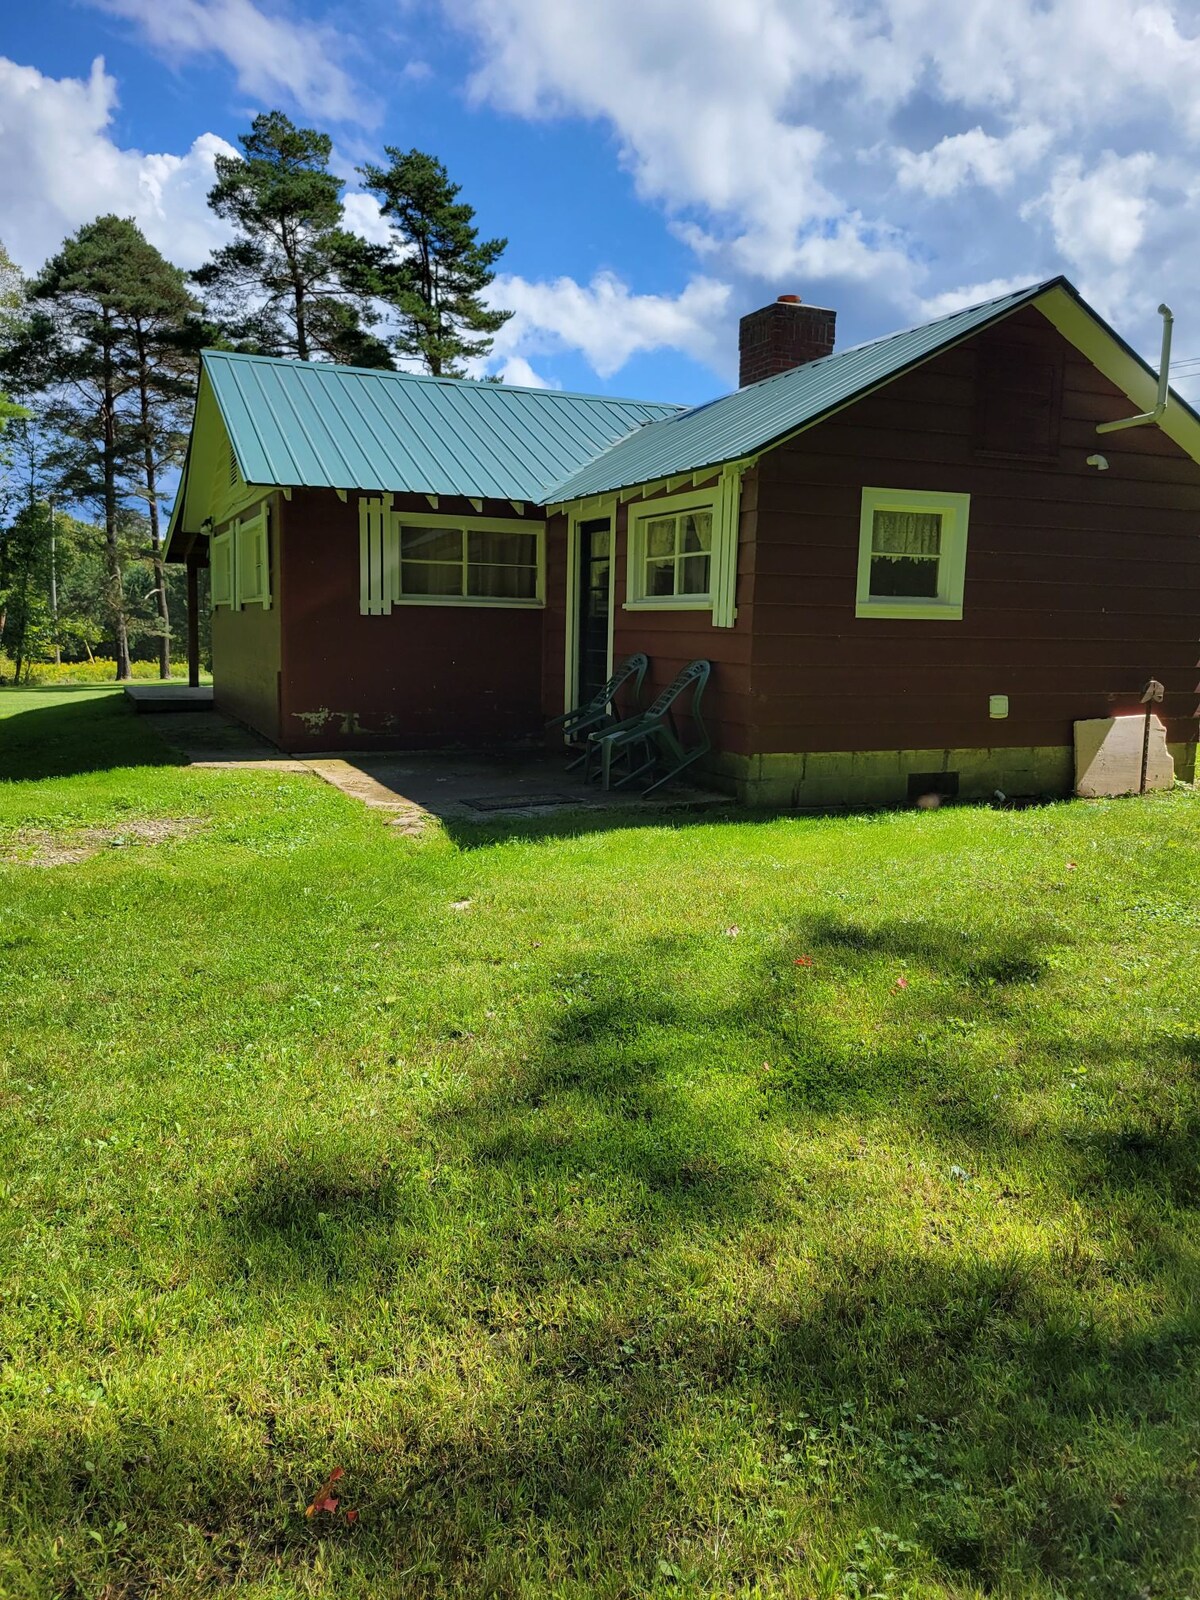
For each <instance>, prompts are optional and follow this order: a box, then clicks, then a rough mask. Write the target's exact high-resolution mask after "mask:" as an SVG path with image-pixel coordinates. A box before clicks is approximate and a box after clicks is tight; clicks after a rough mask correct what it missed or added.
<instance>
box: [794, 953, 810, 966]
mask: <svg viewBox="0 0 1200 1600" xmlns="http://www.w3.org/2000/svg"><path fill="white" fill-rule="evenodd" d="M812 964H813V958H812V957H811V956H797V957H796V959H795V961H794V962H793V963H792V965H793V966H796V967H811V966H812Z"/></svg>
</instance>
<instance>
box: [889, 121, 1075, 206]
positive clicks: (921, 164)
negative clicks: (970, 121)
mask: <svg viewBox="0 0 1200 1600" xmlns="http://www.w3.org/2000/svg"><path fill="white" fill-rule="evenodd" d="M1052 137H1053V136H1052V134H1051V132H1050V130H1049V129H1048V128H1045V127H1043V126H1042V125H1041V124H1040V123H1036V122H1035V123H1031V124H1030V125H1029V126H1028V127H1024V128H1014V129H1013V130H1012V132H1011V133H1007V134H1003V135H1000V136H997V135H996V134H991V133H985V132H984V131H983V129H982V128H972V129H970V131H969V132H967V133H955V134H949V135H947V137H946V138H945V139H939V140H938V142H937V144H935V145H933V146H932V148H930V149H928V150H919V151H917V150H905V149H898V150H897V151H896V152H895V161H896V176H897V178H898V179H899V180H900V187H901V188H902V189H917V190H920V191H921V192H922V193H923V194H926V195H928V196H929V197H930V199H932V200H944V199H946V198H947V197H948V196H950V195H954V194H957V193H958V191H959V190H960V189H962V188H964V187H965V186H966V185H967V184H969V183H977V184H981V185H982V186H983V187H984V188H985V189H998V190H999V189H1008V188H1011V186H1012V184H1013V183H1014V182H1015V180H1016V179H1017V177H1018V176H1019V175H1020V174H1021V173H1022V172H1024V171H1025V170H1026V169H1027V168H1028V167H1031V166H1032V165H1033V164H1034V163H1035V162H1037V161H1039V160H1040V159H1041V157H1042V156H1043V155H1045V153H1046V151H1047V150H1048V149H1049V148H1050V144H1051V140H1052Z"/></svg>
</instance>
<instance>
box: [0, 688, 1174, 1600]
mask: <svg viewBox="0 0 1200 1600" xmlns="http://www.w3.org/2000/svg"><path fill="white" fill-rule="evenodd" d="M0 710H3V711H5V712H9V713H11V715H10V716H9V717H8V718H7V719H6V720H5V721H4V722H0V771H3V772H5V773H6V775H8V776H9V777H11V778H12V779H13V780H14V781H12V782H10V783H8V784H0V858H2V857H4V856H6V855H7V856H9V857H15V859H11V860H10V862H9V864H7V865H0V909H2V920H0V1016H2V1019H3V1020H2V1024H0V1026H2V1034H0V1066H2V1069H3V1099H2V1105H3V1117H2V1120H0V1130H2V1132H0V1136H2V1138H3V1152H2V1156H0V1250H2V1258H0V1294H2V1299H0V1418H2V1429H3V1439H2V1444H3V1450H2V1464H0V1479H2V1481H0V1526H2V1527H3V1551H2V1553H0V1594H3V1595H4V1596H5V1597H6V1600H7V1597H10V1596H11V1597H13V1600H27V1597H35V1596H36V1597H38V1600H42V1597H49V1596H56V1597H60V1596H61V1597H88V1600H92V1597H99V1600H118V1597H120V1600H124V1597H130V1600H132V1597H139V1600H140V1597H151V1596H152V1597H156V1600H158V1597H163V1600H167V1597H172V1600H174V1597H179V1600H183V1597H187V1600H196V1597H200V1596H211V1595H214V1594H219V1593H224V1592H226V1591H229V1592H231V1593H236V1594H237V1595H238V1596H240V1597H243V1600H281V1597H285V1596H286V1597H293V1596H313V1595H319V1596H329V1597H337V1600H368V1597H370V1600H384V1597H392V1596H397V1597H398V1596H421V1597H433V1596H472V1597H473V1596H487V1595H494V1596H509V1595H512V1596H537V1597H542V1596H561V1597H571V1600H575V1597H578V1600H583V1597H588V1600H592V1597H618V1596H683V1595H719V1596H755V1597H766V1596H770V1597H774V1596H793V1597H797V1600H799V1597H830V1596H852V1597H860V1600H861V1597H865V1596H881V1595H882V1596H886V1597H888V1600H897V1597H907V1596H914V1597H938V1600H948V1597H955V1600H963V1597H970V1596H984V1595H986V1596H1011V1597H1021V1600H1031V1597H1032V1600H1037V1597H1049V1596H1069V1597H1076V1596H1097V1597H1114V1600H1115V1597H1122V1600H1124V1597H1128V1600H1135V1597H1138V1600H1142V1597H1162V1600H1185V1597H1195V1596H1198V1595H1200V1579H1198V1577H1197V1573H1198V1571H1200V1534H1198V1518H1200V1510H1198V1506H1200V1502H1198V1489H1200V1481H1198V1479H1200V1469H1198V1466H1197V1460H1198V1453H1200V1383H1198V1381H1197V1354H1198V1347H1200V1317H1198V1314H1197V1296H1198V1293H1200V1277H1198V1276H1197V1265H1198V1263H1197V1259H1196V1258H1197V1253H1198V1249H1200V1229H1198V1226H1197V1224H1198V1222H1200V1172H1198V1167H1197V1149H1198V1147H1197V1128H1198V1110H1200V1089H1198V1083H1197V1063H1198V1062H1200V1018H1198V1001H1197V971H1198V961H1200V855H1198V852H1197V834H1198V829H1200V802H1198V801H1197V798H1196V797H1195V796H1194V795H1193V794H1192V793H1191V792H1190V791H1184V790H1178V791H1176V792H1175V793H1173V794H1169V795H1165V796H1158V797H1153V798H1150V799H1148V800H1146V801H1137V800H1127V801H1116V802H1110V803H1102V804H1088V805H1084V804H1063V805H1056V806H1050V807H1045V808H1041V809H1034V810H1028V811H1024V812H1002V811H990V810H982V809H980V810H976V809H969V808H965V807H964V808H947V809H944V810H942V811H940V812H937V813H911V812H910V813H903V814H901V813H897V814H882V815H874V816H861V817H848V818H828V819H811V818H810V819H794V818H793V819H788V818H775V819H765V820H753V819H751V820H746V819H743V818H738V817H737V816H736V815H735V814H731V816H730V818H728V819H705V820H701V821H691V820H688V819H679V821H678V823H677V825H672V824H671V823H669V822H664V821H662V820H656V821H655V822H654V823H653V824H651V825H646V826H639V825H630V824H629V823H628V821H626V822H625V823H624V824H622V825H621V826H614V827H612V828H608V829H606V828H605V827H603V826H600V825H598V824H597V822H596V820H595V819H594V818H593V819H590V820H586V821H583V822H580V821H574V822H573V821H571V820H567V821H565V822H562V821H556V822H553V823H551V824H530V823H528V822H525V823H520V822H516V823H514V822H513V821H511V820H510V821H509V822H508V823H506V824H505V823H495V824H492V825H490V826H480V827H479V828H478V829H475V830H474V831H468V832H460V833H458V834H456V835H455V836H453V837H451V836H450V835H449V834H444V833H443V834H435V835H433V836H432V837H430V838H428V839H426V840H424V841H421V842H415V841H412V840H409V839H406V838H404V837H400V836H397V834H396V833H395V832H389V830H388V829H387V828H386V826H385V825H384V824H383V822H382V821H381V820H380V818H379V817H378V816H377V815H372V814H371V813H369V812H367V811H366V810H365V809H363V808H361V807H359V806H358V805H356V804H355V803H353V802H351V801H349V800H347V799H345V798H344V797H343V796H342V795H340V794H339V793H338V792H336V791H335V790H333V789H331V788H329V787H326V786H325V785H323V784H321V783H320V782H318V781H317V780H315V779H310V778H307V777H300V776H284V775H275V774H271V773H236V772H205V771H188V770H186V769H181V768H179V767H178V766H176V765H174V764H172V763H171V761H170V759H169V756H168V753H167V751H166V749H165V747H164V746H163V745H162V744H161V742H160V740H159V739H158V737H157V735H156V732H155V727H156V726H164V727H165V723H164V724H157V723H156V720H155V719H153V718H134V717H132V716H131V715H129V714H128V713H127V712H126V710H125V707H124V706H123V704H122V703H121V702H120V699H119V697H115V696H112V695H111V694H107V693H103V694H98V693H92V692H85V691H78V692H75V693H73V694H72V693H70V692H65V691H64V692H57V693H51V692H43V693H40V694H39V693H31V694H28V695H20V694H16V693H9V694H5V695H3V696H0ZM164 818H178V819H189V820H188V824H187V825H188V828H190V830H191V831H187V832H183V833H181V834H180V835H179V836H178V837H170V838H166V839H165V840H164V842H162V843H157V844H144V843H139V842H137V841H138V840H139V838H141V837H143V835H141V834H139V833H138V832H137V830H136V829H135V828H134V827H133V824H135V823H137V822H139V821H141V822H148V821H152V820H161V819H164ZM81 830H92V833H90V834H89V836H90V837H103V838H105V839H106V840H107V842H106V843H104V844H103V846H102V847H101V848H99V849H98V852H97V853H96V854H94V855H93V856H92V857H91V858H90V859H87V860H85V861H81V862H77V863H75V864H67V865H60V866H54V867H49V866H36V865H30V864H29V861H28V852H29V840H30V839H31V838H33V837H35V836H36V837H38V838H41V839H43V840H44V839H45V838H47V837H53V838H62V839H63V840H66V841H68V842H69V840H70V839H72V838H75V837H79V836H80V831H81ZM94 830H108V832H107V833H106V834H104V835H102V836H101V835H96V834H95V833H94ZM122 830H127V831H122ZM22 852H24V856H23V855H22ZM797 963H800V964H797ZM335 1467H336V1468H341V1469H342V1470H343V1472H344V1474H345V1475H344V1477H343V1478H342V1479H341V1480H340V1482H339V1483H338V1484H337V1485H336V1487H335V1488H334V1490H333V1491H332V1492H333V1494H335V1495H336V1496H337V1497H338V1498H339V1501H340V1504H339V1507H338V1510H337V1512H336V1513H331V1512H328V1511H321V1512H318V1513H317V1514H316V1515H314V1516H312V1517H311V1518H310V1517H306V1516H305V1506H306V1504H307V1503H308V1502H310V1501H311V1500H312V1499H313V1498H314V1496H315V1495H316V1494H317V1492H318V1490H319V1489H320V1488H321V1485H322V1484H323V1482H324V1481H325V1480H326V1478H327V1477H328V1475H329V1474H330V1472H331V1471H332V1470H333V1469H334V1468H335ZM346 1510H352V1511H354V1512H356V1513H357V1516H356V1517H355V1518H354V1519H352V1520H347V1519H346V1517H345V1516H344V1512H345V1511H346Z"/></svg>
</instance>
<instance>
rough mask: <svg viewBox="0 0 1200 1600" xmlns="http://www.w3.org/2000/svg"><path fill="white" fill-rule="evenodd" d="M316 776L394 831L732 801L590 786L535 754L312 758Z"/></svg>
mask: <svg viewBox="0 0 1200 1600" xmlns="http://www.w3.org/2000/svg"><path fill="white" fill-rule="evenodd" d="M307 761H308V766H309V768H310V770H311V771H313V772H315V773H316V774H317V775H318V776H319V777H322V778H324V779H325V780H326V782H327V783H332V784H334V785H336V787H337V788H339V789H341V790H342V791H343V792H344V793H346V794H349V795H353V796H354V798H355V799H357V800H361V801H362V802H363V804H364V805H368V806H371V807H373V808H375V809H377V810H382V811H391V812H393V813H394V816H393V818H392V822H393V825H394V826H399V827H402V828H404V829H406V830H412V829H413V828H414V827H417V828H419V827H420V826H422V825H423V824H424V823H425V822H426V821H427V820H428V819H429V818H430V817H436V818H438V819H439V820H440V821H442V822H459V823H462V822H476V823H479V822H485V821H487V820H489V819H494V818H497V817H506V816H546V815H548V814H552V813H554V812H565V811H643V812H649V813H665V812H669V811H677V810H680V809H681V808H683V809H688V810H691V809H696V808H707V807H713V806H728V805H731V804H732V803H733V802H732V800H731V799H730V797H729V796H728V795H724V794H716V793H714V792H712V791H711V790H706V789H700V788H697V787H695V786H694V785H684V784H675V785H672V786H670V787H669V788H668V789H666V790H662V791H659V792H658V793H656V794H653V795H650V796H649V797H647V796H645V795H643V794H641V793H640V792H639V791H636V790H633V791H626V790H621V789H616V790H611V791H610V792H609V793H607V794H605V793H604V792H603V791H602V790H600V789H598V788H597V787H596V786H595V784H590V783H584V782H583V780H582V778H581V777H580V776H579V774H578V773H577V772H574V773H573V772H568V771H567V770H566V766H567V758H566V757H565V756H557V755H549V754H546V753H544V752H541V751H534V752H531V753H529V754H528V755H519V756H507V755H506V756H497V757H494V758H490V759H489V758H487V757H481V756H471V755H464V754H462V753H460V752H455V751H442V750H436V751H420V752H412V753H406V754H402V755H390V754H389V755H383V754H375V753H371V752H364V753H358V752H352V753H350V754H346V755H337V756H335V755H329V756H319V755H318V756H310V757H308V758H307Z"/></svg>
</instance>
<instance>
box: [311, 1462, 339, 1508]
mask: <svg viewBox="0 0 1200 1600" xmlns="http://www.w3.org/2000/svg"><path fill="white" fill-rule="evenodd" d="M345 1476H346V1474H345V1472H344V1471H343V1470H342V1468H341V1467H334V1469H333V1471H332V1472H331V1473H330V1474H329V1476H328V1477H327V1478H326V1480H325V1482H324V1483H323V1484H322V1486H321V1488H320V1490H319V1491H318V1493H317V1497H316V1499H315V1500H314V1501H313V1503H312V1504H311V1505H310V1506H309V1507H308V1509H307V1510H306V1511H305V1513H304V1515H305V1516H306V1517H311V1516H314V1515H315V1514H316V1513H317V1512H318V1511H336V1510H337V1508H338V1503H337V1496H336V1495H335V1494H334V1493H333V1486H334V1484H335V1483H336V1482H337V1481H338V1479H339V1478H344V1477H345Z"/></svg>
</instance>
